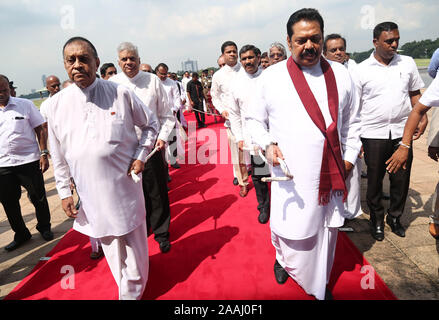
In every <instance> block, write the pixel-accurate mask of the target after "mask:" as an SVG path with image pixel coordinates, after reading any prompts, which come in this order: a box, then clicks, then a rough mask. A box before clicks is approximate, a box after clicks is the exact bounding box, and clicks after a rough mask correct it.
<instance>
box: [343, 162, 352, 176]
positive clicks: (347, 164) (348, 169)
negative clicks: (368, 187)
mask: <svg viewBox="0 0 439 320" xmlns="http://www.w3.org/2000/svg"><path fill="white" fill-rule="evenodd" d="M353 167H354V165H353V164H352V163H350V162H349V161H346V160H344V168H345V171H346V177H347V176H348V175H349V174H350V173H351V171H352V168H353Z"/></svg>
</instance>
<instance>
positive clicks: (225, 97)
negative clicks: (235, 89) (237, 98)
mask: <svg viewBox="0 0 439 320" xmlns="http://www.w3.org/2000/svg"><path fill="white" fill-rule="evenodd" d="M240 70H241V64H240V63H236V64H235V65H234V66H233V67H230V66H229V65H227V64H226V65H225V66H224V67H222V68H221V69H219V70H218V71H217V72H215V73H214V74H213V76H212V87H211V88H210V95H211V96H212V103H213V105H214V107H215V109H216V110H218V112H219V113H223V112H224V111H229V108H230V106H228V105H227V103H228V101H230V97H229V94H230V83H231V81H232V80H233V78H234V77H235V76H236V75H237V74H238V72H239V71H240ZM224 126H225V127H230V121H229V120H226V122H225V123H224Z"/></svg>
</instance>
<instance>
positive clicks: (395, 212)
mask: <svg viewBox="0 0 439 320" xmlns="http://www.w3.org/2000/svg"><path fill="white" fill-rule="evenodd" d="M372 39H373V45H374V48H375V50H374V52H373V53H372V54H371V56H370V57H369V58H368V59H366V60H365V61H364V62H362V63H360V64H356V63H355V61H353V60H352V59H349V55H348V54H347V53H346V40H345V39H344V38H343V37H342V36H341V35H338V34H330V35H327V36H326V37H324V21H323V19H322V17H321V16H320V14H319V12H318V11H317V10H315V9H301V10H298V11H296V12H294V13H293V14H292V15H291V17H290V18H289V20H288V22H287V43H288V49H289V51H290V53H291V55H290V57H289V58H288V56H287V50H286V49H285V47H284V46H283V45H282V44H281V43H279V42H274V43H273V44H272V45H270V47H269V48H268V50H267V52H263V53H262V52H261V50H260V49H258V48H257V47H256V46H254V45H251V44H248V45H244V46H242V47H241V48H240V49H239V50H238V46H237V45H236V43H235V42H233V41H226V42H224V43H223V44H222V46H221V48H220V49H221V54H220V56H219V58H218V61H217V62H218V66H219V68H220V69H219V70H218V71H217V72H215V73H213V70H207V69H206V70H203V71H202V74H201V81H200V79H199V78H200V76H199V74H198V73H197V72H193V73H192V74H191V75H190V74H189V72H186V73H185V74H184V76H183V78H182V80H181V81H179V80H178V78H177V75H176V74H174V73H171V72H169V68H168V66H167V65H166V64H165V63H160V64H158V65H157V66H156V68H155V69H153V68H152V67H151V66H150V65H149V64H145V63H141V61H140V56H139V52H138V49H137V47H136V46H135V45H134V44H132V43H129V42H123V43H121V44H120V45H119V46H118V47H117V53H118V65H119V67H120V69H121V71H122V72H120V73H117V69H116V67H115V65H114V64H113V63H104V64H102V66H101V67H100V69H99V72H100V77H99V75H97V72H98V68H99V66H100V60H99V56H98V52H97V50H96V48H95V47H94V45H93V44H92V43H91V42H90V41H89V40H87V39H85V38H82V37H74V38H71V39H69V40H68V41H67V42H66V43H65V44H64V46H63V56H64V67H65V69H66V72H67V74H68V76H69V80H68V81H66V82H64V83H62V84H61V83H60V80H59V78H58V77H56V76H50V77H48V78H47V81H46V87H47V90H48V91H49V93H50V96H49V98H48V99H47V100H45V101H44V103H43V104H42V105H41V108H40V112H38V110H37V109H36V108H35V106H34V105H33V104H32V102H30V101H28V100H25V99H20V98H15V97H14V96H15V95H14V94H13V91H12V89H14V86H13V83H11V82H9V80H8V78H7V77H6V76H4V75H0V110H1V111H2V112H1V113H0V115H1V118H0V137H1V142H0V143H1V147H0V148H1V149H0V150H1V154H0V201H1V203H2V205H3V207H4V209H5V212H6V214H7V217H8V220H9V223H10V225H11V228H12V230H13V231H14V232H15V236H14V241H12V242H11V243H10V244H9V245H8V246H6V248H5V249H6V250H7V251H12V250H14V249H16V248H18V247H19V246H21V245H22V244H23V243H25V242H26V241H28V240H29V239H30V237H31V236H32V235H31V233H30V232H29V230H28V229H27V228H26V225H25V223H24V221H23V218H22V216H21V211H20V206H19V199H20V196H21V186H24V187H25V188H26V189H27V191H28V193H29V197H30V200H31V202H32V204H33V205H34V206H35V210H36V216H37V221H38V224H37V230H38V231H39V232H40V233H41V235H42V237H43V238H44V239H45V240H48V241H49V240H51V239H53V233H52V231H51V228H50V226H51V225H50V212H49V207H48V204H47V199H46V195H45V189H44V179H43V175H42V174H43V172H45V171H46V170H47V168H48V166H49V162H48V155H49V154H50V155H51V158H52V163H53V167H54V175H55V180H56V188H57V190H58V194H59V196H60V198H61V200H62V208H63V210H64V211H65V212H66V214H67V216H69V217H72V218H74V219H75V220H74V229H75V230H77V231H79V232H81V233H83V234H86V235H88V236H89V237H90V241H91V244H92V254H91V256H90V257H91V258H93V259H96V258H99V257H101V256H103V255H104V256H105V257H106V259H107V261H108V264H109V266H110V269H111V272H112V274H113V276H114V278H115V281H116V282H117V284H118V287H119V298H120V299H140V298H141V297H142V294H143V291H144V290H145V286H146V285H147V279H148V266H149V260H148V244H147V236H148V234H150V233H153V234H154V239H155V240H156V241H157V242H158V243H159V247H160V250H161V252H162V253H166V252H168V251H169V250H170V249H171V243H170V241H169V227H170V220H171V219H170V204H169V197H168V186H167V183H168V182H169V181H170V176H169V167H168V161H169V164H170V165H171V166H172V167H173V168H175V169H178V168H180V165H179V164H178V161H177V158H178V157H177V149H178V147H177V146H178V144H179V143H181V141H179V139H182V138H181V136H180V135H179V133H178V132H179V130H180V129H181V128H183V129H185V128H187V121H186V120H185V118H184V113H183V112H184V111H185V110H191V111H193V112H194V113H195V117H196V121H197V128H198V129H202V128H204V127H206V117H205V114H206V113H207V114H210V115H212V116H213V117H214V120H215V122H217V118H220V117H221V118H223V119H224V126H225V128H226V130H227V136H228V142H229V148H230V151H231V157H232V164H233V180H232V183H233V184H234V185H236V186H239V195H240V196H241V197H245V196H247V194H248V192H249V188H248V186H249V176H251V179H252V181H253V185H254V189H255V193H256V198H257V204H255V207H256V208H257V210H258V212H259V215H258V221H259V222H260V223H261V224H265V223H267V222H268V221H269V220H270V228H271V240H272V244H273V246H274V247H275V249H276V257H275V258H274V275H275V279H276V281H277V282H278V283H279V284H283V283H285V282H286V281H287V280H288V278H290V277H291V278H292V279H294V280H295V281H297V283H298V284H299V285H300V286H301V287H302V288H303V289H304V290H305V291H306V292H307V293H308V294H310V295H313V296H315V297H316V298H317V299H331V297H332V294H331V292H330V290H329V289H328V287H327V284H328V281H329V276H330V274H331V269H332V265H333V260H334V254H335V246H336V240H337V234H338V228H339V227H341V226H343V224H344V221H345V219H353V218H355V217H358V216H359V215H360V214H361V213H362V211H361V205H360V179H361V171H362V168H361V167H362V158H363V156H364V161H365V163H366V166H367V191H366V199H367V205H368V207H369V209H370V233H371V236H372V237H373V238H374V239H376V240H377V241H382V240H383V239H384V223H385V222H386V223H387V224H388V225H389V226H390V227H391V230H392V232H394V233H395V234H396V235H398V236H400V237H404V236H405V229H404V227H403V226H402V224H401V222H400V218H401V215H402V214H403V212H404V206H405V202H406V198H407V194H408V188H409V182H410V167H411V164H412V159H413V153H412V140H416V139H417V138H419V137H420V136H421V135H422V134H423V132H424V130H425V128H426V126H427V122H428V120H427V117H426V115H425V112H426V110H428V107H431V106H434V105H435V104H436V105H439V103H437V102H438V97H439V89H438V81H437V79H436V80H435V81H434V82H433V84H432V86H431V87H432V88H431V89H430V88H429V90H428V91H427V92H428V94H427V92H426V94H425V95H424V96H423V97H422V98H421V99H420V97H421V93H420V90H421V88H423V87H424V83H423V82H422V79H421V77H420V75H419V73H418V70H417V68H416V64H415V62H414V60H413V59H412V58H410V57H407V56H403V55H400V54H398V53H397V49H398V45H399V39H400V36H399V29H398V26H397V25H396V24H395V23H392V22H384V23H380V24H378V25H377V26H376V27H375V29H374V31H373V37H372ZM238 60H239V61H238ZM436 70H437V68H436ZM433 86H435V88H436V89H435V88H433ZM411 110H413V111H412V112H411ZM410 112H411V113H410ZM409 114H410V117H409ZM438 118H439V116H438ZM407 119H408V121H407ZM438 121H439V120H438ZM406 122H407V125H406ZM404 126H406V129H405V131H404ZM437 131H439V128H437V130H436V132H437ZM430 132H432V130H431V131H430ZM47 140H48V142H49V147H48V146H47ZM431 140H433V139H431ZM434 140H435V141H436V142H437V139H434ZM431 148H432V149H431V150H430V149H429V152H430V153H429V155H430V156H431V157H432V158H433V159H434V160H436V161H437V159H438V156H439V151H438V150H439V145H438V144H436V145H433V144H432V145H431ZM49 149H50V151H49ZM401 168H402V169H401ZM386 172H388V173H389V178H390V206H389V209H388V210H387V215H386V212H385V211H384V206H383V204H382V193H383V178H384V176H385V174H386ZM138 175H139V176H141V177H139V176H138ZM139 180H141V183H137V181H139ZM267 181H271V185H269V184H268V182H267ZM270 187H271V192H270ZM103 190H105V192H102V191H103ZM73 192H76V193H77V194H78V196H80V201H78V202H77V203H75V202H74V200H73V196H72V193H73ZM437 192H439V184H438V187H437ZM436 207H439V206H436ZM436 211H439V210H436ZM436 211H435V216H433V217H432V221H431V224H430V233H431V234H432V235H433V236H434V237H438V235H439V232H438V231H439V228H438V225H439V222H438V221H439V218H438V216H437V212H436ZM145 221H146V223H145Z"/></svg>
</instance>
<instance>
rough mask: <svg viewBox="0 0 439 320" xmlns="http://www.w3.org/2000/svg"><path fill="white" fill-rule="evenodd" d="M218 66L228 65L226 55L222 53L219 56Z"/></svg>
mask: <svg viewBox="0 0 439 320" xmlns="http://www.w3.org/2000/svg"><path fill="white" fill-rule="evenodd" d="M217 62H218V66H219V67H220V68H222V67H224V66H225V65H226V58H225V57H224V55H221V56H220V57H219V58H218V61H217Z"/></svg>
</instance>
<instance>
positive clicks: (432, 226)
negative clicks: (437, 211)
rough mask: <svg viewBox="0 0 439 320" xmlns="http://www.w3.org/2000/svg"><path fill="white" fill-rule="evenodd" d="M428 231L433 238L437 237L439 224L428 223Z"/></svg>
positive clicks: (438, 235)
mask: <svg viewBox="0 0 439 320" xmlns="http://www.w3.org/2000/svg"><path fill="white" fill-rule="evenodd" d="M429 231H430V234H431V236H432V237H433V238H435V239H439V224H436V223H430V226H429Z"/></svg>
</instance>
